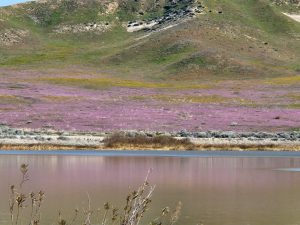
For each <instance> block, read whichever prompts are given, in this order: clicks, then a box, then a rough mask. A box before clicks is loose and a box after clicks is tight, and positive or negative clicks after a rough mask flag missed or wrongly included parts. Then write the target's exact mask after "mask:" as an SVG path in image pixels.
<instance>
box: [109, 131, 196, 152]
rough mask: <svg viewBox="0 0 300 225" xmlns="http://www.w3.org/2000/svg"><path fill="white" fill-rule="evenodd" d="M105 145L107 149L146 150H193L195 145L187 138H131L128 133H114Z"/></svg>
mask: <svg viewBox="0 0 300 225" xmlns="http://www.w3.org/2000/svg"><path fill="white" fill-rule="evenodd" d="M104 145H105V147H107V148H119V147H122V146H124V147H145V148H155V149H158V148H171V149H185V150H191V149H194V148H195V145H194V144H193V143H191V141H190V140H189V139H187V138H185V139H176V138H174V137H170V136H154V137H148V136H146V135H141V134H137V135H134V136H129V135H127V134H126V133H120V132H118V133H114V134H112V135H110V136H108V137H107V138H105V139H104Z"/></svg>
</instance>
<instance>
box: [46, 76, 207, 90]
mask: <svg viewBox="0 0 300 225" xmlns="http://www.w3.org/2000/svg"><path fill="white" fill-rule="evenodd" d="M41 81H45V82H49V83H52V84H58V85H65V86H78V87H83V88H90V89H103V88H109V87H127V88H164V89H206V88H210V87H212V85H210V84H202V85H201V84H199V85H198V84H188V83H183V84H179V83H158V82H156V83H154V82H144V81H136V80H122V79H117V78H43V79H41Z"/></svg>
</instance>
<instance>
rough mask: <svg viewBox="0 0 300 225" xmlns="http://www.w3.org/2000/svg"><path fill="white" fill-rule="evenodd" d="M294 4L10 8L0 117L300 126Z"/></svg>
mask: <svg viewBox="0 0 300 225" xmlns="http://www.w3.org/2000/svg"><path fill="white" fill-rule="evenodd" d="M287 3H288V4H286V1H277V0H274V1H271V0H247V1H245V0H202V1H201V2H200V1H195V2H194V1H191V0H173V1H169V0H156V1H150V0H142V1H135V0H119V1H110V0H107V1H102V0H101V1H100V0H90V1H83V0H82V1H81V0H60V1H58V0H48V1H38V2H31V3H26V4H20V5H16V6H11V7H4V8H1V9H0V76H1V79H3V84H2V85H4V86H3V88H2V89H1V90H0V99H1V98H2V99H5V102H6V103H5V105H4V106H3V107H2V108H1V109H0V111H1V113H2V116H0V119H2V120H4V121H8V122H7V123H9V124H12V125H14V126H28V127H39V128H40V127H43V126H47V127H48V124H49V123H50V124H52V125H53V124H54V125H53V126H54V127H55V128H59V129H61V128H64V129H71V128H74V129H82V130H89V129H99V130H101V129H121V128H126V129H127V128H128V129H131V128H134V129H145V127H147V128H148V129H153V130H173V129H175V130H179V129H190V130H199V129H236V130H260V129H266V130H279V129H299V127H300V121H299V118H300V117H299V115H300V114H299V105H300V99H299V95H300V93H299V90H300V89H299V87H300V79H299V77H300V76H299V74H300V23H299V22H296V21H295V20H292V19H291V18H289V17H288V16H286V15H284V14H283V12H288V13H299V4H298V3H299V2H298V1H287ZM149 24H150V25H151V24H155V25H154V26H153V27H150V25H149ZM144 25H145V27H144V29H140V30H139V31H134V30H135V28H136V27H138V28H139V27H143V26H144ZM151 26H152V25H151ZM149 27H150V28H149ZM130 29H131V30H130ZM1 87H2V86H1ZM70 93H73V95H71V96H70ZM24 96H25V97H24ZM73 96H77V97H76V98H75V97H73ZM17 100H18V101H17ZM29 100H30V101H29ZM0 105H1V103H0ZM22 107H24V108H22ZM32 108H35V110H36V111H37V112H38V113H37V114H35V111H33V110H32ZM77 110H78V111H77ZM108 114H109V115H110V116H109V117H108V116H107V115H108ZM287 115H288V116H287ZM6 117H7V118H8V119H6ZM3 118H4V119H3ZM92 118H93V121H90V120H91V119H92ZM149 118H151V119H149ZM28 120H29V122H28ZM32 121H36V122H33V123H32ZM127 121H130V123H127ZM45 124H46V125H45ZM74 124H75V125H74ZM237 124H238V125H237ZM240 124H241V125H240ZM50 127H51V126H50Z"/></svg>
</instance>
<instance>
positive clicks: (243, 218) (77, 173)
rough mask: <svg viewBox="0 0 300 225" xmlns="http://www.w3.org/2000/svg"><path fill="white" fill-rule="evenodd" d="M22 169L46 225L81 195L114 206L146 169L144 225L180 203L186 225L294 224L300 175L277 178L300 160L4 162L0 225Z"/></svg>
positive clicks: (299, 217)
mask: <svg viewBox="0 0 300 225" xmlns="http://www.w3.org/2000/svg"><path fill="white" fill-rule="evenodd" d="M21 163H28V164H29V165H30V175H31V180H30V183H29V184H28V185H27V189H28V190H31V189H34V190H38V189H39V188H42V189H43V190H45V192H46V196H47V200H46V202H45V204H46V205H47V208H44V209H43V219H44V221H47V223H48V224H51V223H52V222H53V219H52V218H56V213H57V211H58V210H59V209H63V212H65V213H66V214H70V213H71V211H72V210H73V209H74V207H75V206H77V207H79V208H80V207H81V206H82V204H85V203H86V194H85V193H86V192H87V191H88V192H89V193H90V195H91V197H92V199H93V205H95V206H96V205H97V206H100V205H102V203H104V202H105V201H112V202H113V203H114V204H118V205H119V204H120V202H122V201H123V199H124V196H125V194H126V193H127V192H128V191H129V190H130V188H132V187H135V186H137V185H139V184H140V183H141V182H142V181H143V179H144V177H145V175H146V173H147V171H148V169H149V168H153V173H152V174H151V178H150V181H151V183H153V184H156V185H157V187H158V188H157V190H156V192H155V195H154V203H153V204H154V207H153V210H152V211H151V212H150V213H149V219H150V218H151V217H153V216H154V215H153V214H155V213H158V212H159V210H160V208H162V207H164V206H166V205H174V204H176V202H177V201H178V200H181V201H182V202H183V204H184V208H183V213H182V214H183V216H182V217H181V220H180V222H181V223H182V224H186V225H190V224H191V225H192V224H197V223H199V222H200V221H202V222H204V223H205V224H212V225H214V224H216V225H217V224H218V225H219V224H226V225H227V224H228V225H229V224H239V225H240V224H278V225H279V224H280V225H282V224H297V223H298V222H300V213H299V212H300V201H299V200H300V188H299V187H300V173H299V174H298V173H289V172H282V171H278V170H275V169H277V168H291V167H299V168H300V159H299V158H229V157H227V158H201V157H194V158H186V157H185V158H180V157H177V158H174V157H118V156H114V157H100V156H63V155H60V156H58V155H56V156H55V155H53V156H49V155H43V156H35V155H23V156H13V155H2V156H0V177H1V183H0V200H1V201H0V212H1V215H0V218H1V220H0V224H6V223H5V220H6V219H5V218H3V217H5V215H7V214H6V212H7V201H6V200H7V192H8V185H9V184H12V183H16V182H17V181H18V179H19V173H18V165H20V164H21ZM58 207H59V208H58ZM2 215H3V216H2Z"/></svg>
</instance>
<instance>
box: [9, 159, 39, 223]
mask: <svg viewBox="0 0 300 225" xmlns="http://www.w3.org/2000/svg"><path fill="white" fill-rule="evenodd" d="M20 171H21V174H22V179H21V182H20V184H19V188H18V189H16V187H15V185H11V186H10V195H9V212H10V221H11V225H18V224H19V222H20V220H21V218H20V215H21V213H22V211H23V209H24V208H26V206H27V201H28V200H29V199H30V201H31V204H30V205H31V212H30V217H29V218H30V221H29V223H28V224H29V225H39V224H40V219H41V207H42V202H43V200H44V192H43V191H39V192H38V193H34V192H31V193H29V194H25V193H24V192H23V185H24V184H25V183H26V182H27V181H29V176H28V165H27V164H22V165H21V167H20Z"/></svg>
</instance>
